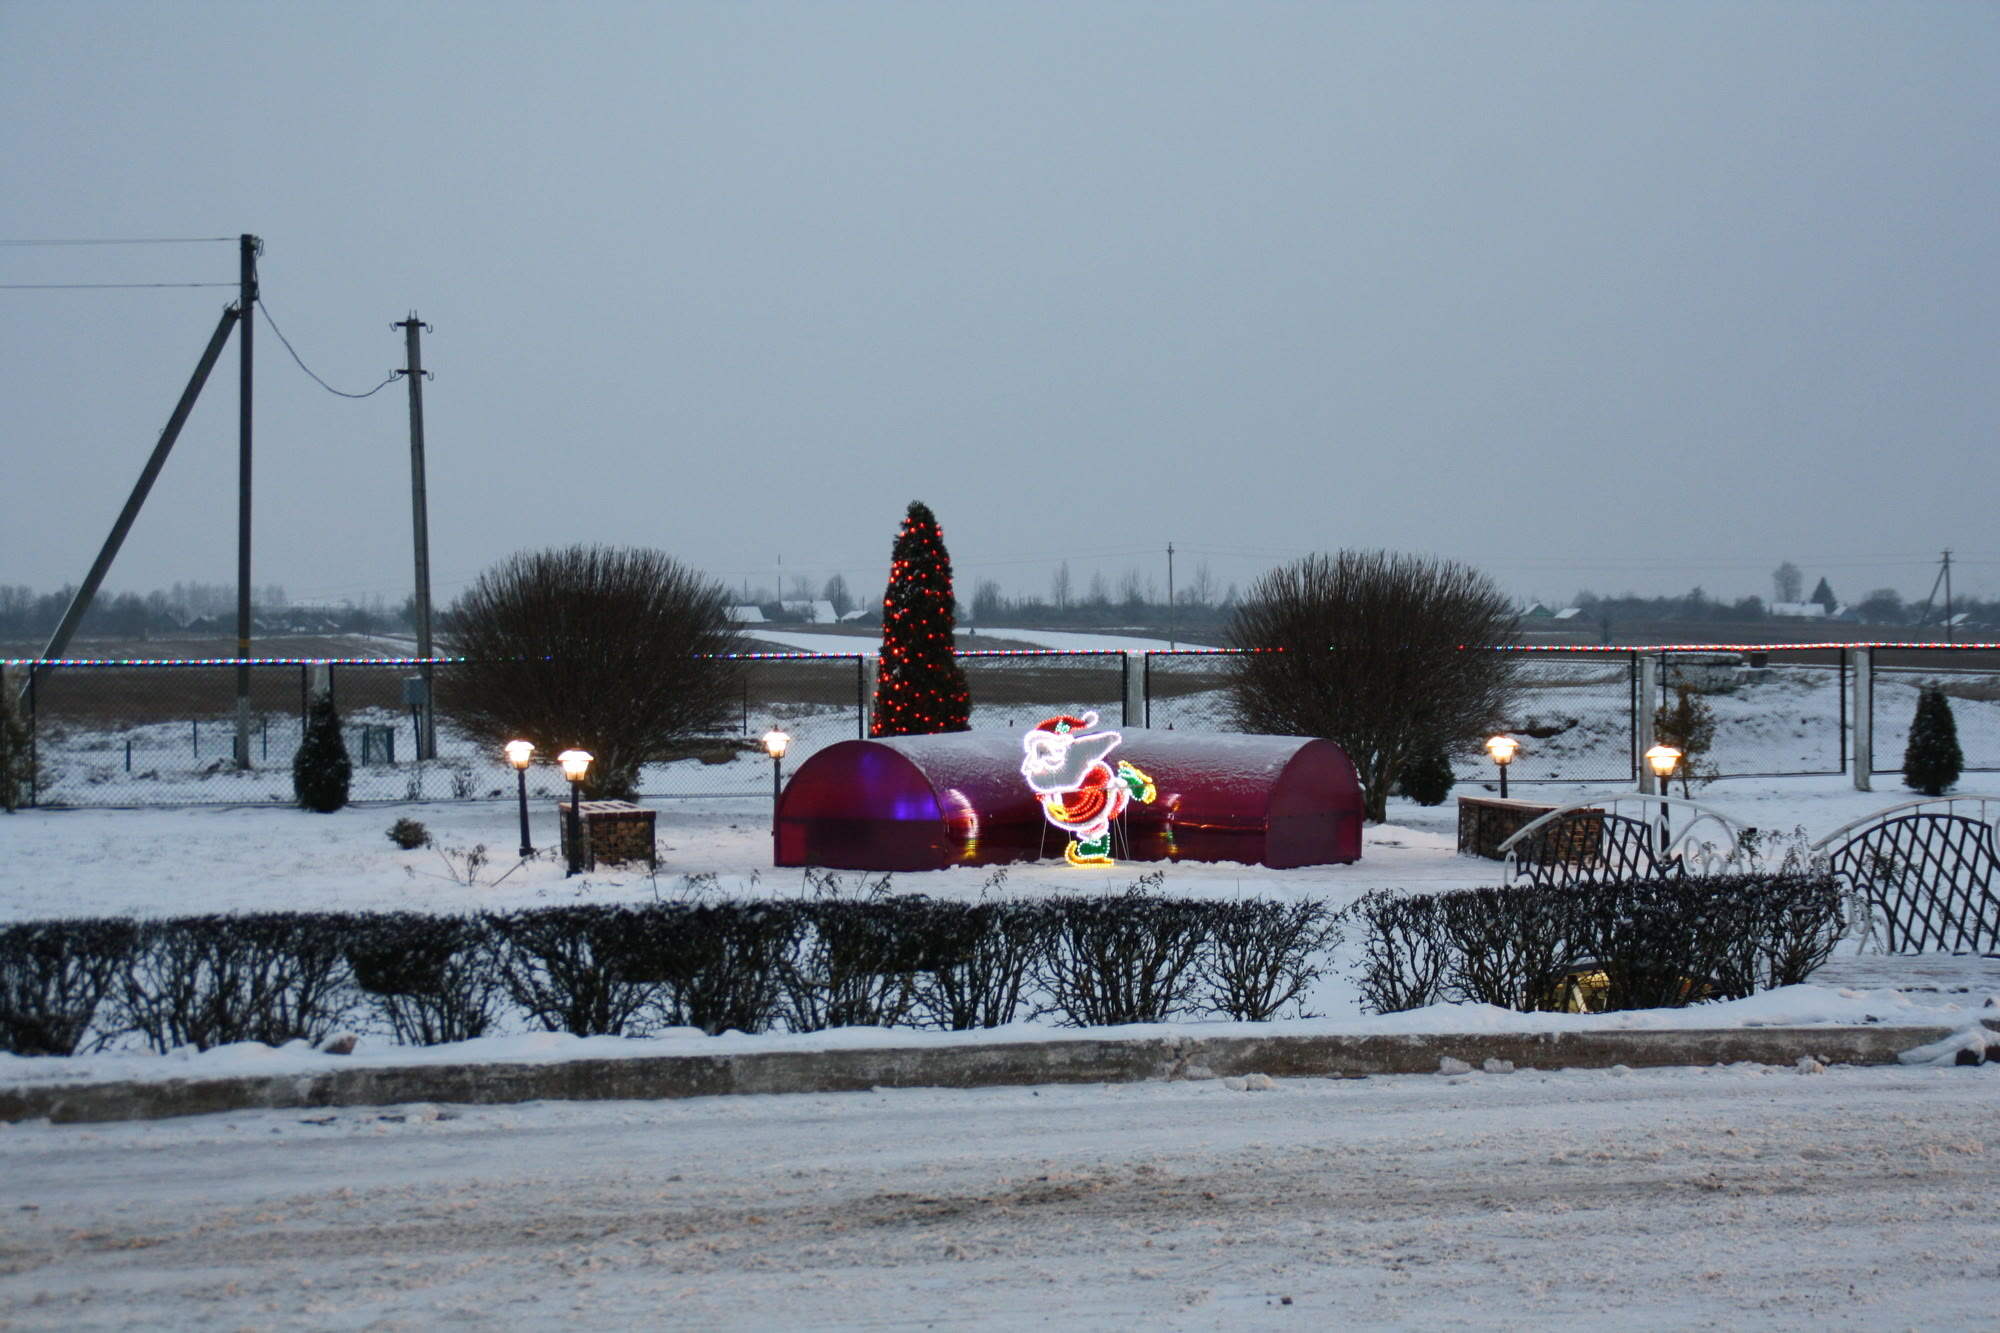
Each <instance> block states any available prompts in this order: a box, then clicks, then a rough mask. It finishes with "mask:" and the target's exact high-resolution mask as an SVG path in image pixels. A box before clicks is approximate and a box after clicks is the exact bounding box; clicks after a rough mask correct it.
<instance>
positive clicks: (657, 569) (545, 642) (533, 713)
mask: <svg viewBox="0 0 2000 1333" xmlns="http://www.w3.org/2000/svg"><path fill="white" fill-rule="evenodd" d="M727 608H728V601H727V595H726V594H725V593H724V591H723V588H722V585H721V584H719V583H716V582H714V581H713V580H711V579H709V578H706V577H705V576H703V575H701V574H699V573H697V572H695V571H694V570H691V569H688V568H687V567H686V566H684V565H682V564H680V563H679V562H678V561H676V560H674V559H673V557H671V556H669V555H666V554H664V553H663V552H660V551H653V550H645V549H639V548H632V547H606V546H571V547H567V548H564V549H562V550H551V551H526V552H522V553H521V554H519V555H516V556H514V557H512V558H511V559H509V560H507V561H505V562H503V563H501V564H499V565H496V566H495V567H493V568H492V569H489V570H487V571H486V572H485V573H484V574H481V575H480V576H479V578H478V579H477V580H476V581H475V582H474V583H473V585H472V586H471V587H470V588H468V589H466V591H465V594H464V595H463V596H461V597H460V598H459V599H458V601H457V602H456V603H454V604H453V605H452V608H451V610H450V612H449V614H448V616H447V620H446V633H445V642H446V643H447V644H448V645H449V651H450V652H451V653H452V654H453V655H454V656H460V657H464V658H467V659H469V660H468V661H467V662H465V663H464V664H463V665H454V666H452V667H450V668H449V669H446V670H444V671H442V672H441V673H440V677H439V682H438V683H439V696H440V703H441V705H442V708H443V711H444V713H445V715H446V716H447V717H449V718H450V719H451V720H452V721H453V722H455V723H456V724H457V725H458V726H459V727H460V729H462V730H463V731H465V732H466V733H467V734H468V735H469V736H471V737H472V738H473V739H474V740H477V741H478V742H480V743H481V744H483V745H485V746H487V747H488V748H489V749H490V750H492V751H493V752H494V753H498V751H499V748H500V747H501V746H502V745H504V744H506V742H508V741H510V740H525V741H531V742H533V743H534V746H535V752H536V755H537V756H538V757H539V758H541V759H543V760H544V761H551V760H553V759H554V758H555V756H556V755H557V754H558V753H560V752H561V751H563V750H567V749H570V748H572V747H575V748H578V749H583V750H588V751H589V752H590V753H591V755H592V756H594V758H595V762H594V763H593V764H592V765H591V769H590V780H589V782H588V783H586V784H585V794H586V795H587V796H590V797H593V798H605V797H613V798H616V797H629V796H631V795H633V794H634V793H635V792H636V791H637V789H638V782H639V769H640V767H641V766H642V765H644V764H648V763H652V762H656V761H660V760H665V759H670V758H673V757H675V755H676V754H677V753H678V752H679V751H680V750H681V749H682V748H683V747H684V745H685V742H687V741H688V740H690V739H692V738H694V737H698V736H701V735H703V734H705V733H712V732H714V731H715V730H716V729H718V728H719V727H720V726H721V725H722V723H723V722H724V720H725V719H726V718H727V717H728V716H729V712H730V707H731V704H732V703H733V702H735V700H736V698H737V687H738V682H739V680H740V675H739V667H738V665H737V663H736V662H734V661H732V660H729V659H727V658H725V657H723V656H721V654H726V653H735V652H740V651H742V649H743V646H744V643H743V639H742V636H741V634H740V633H739V632H738V631H737V630H736V629H735V627H734V626H733V625H732V624H731V623H730V620H729V615H728V609H727Z"/></svg>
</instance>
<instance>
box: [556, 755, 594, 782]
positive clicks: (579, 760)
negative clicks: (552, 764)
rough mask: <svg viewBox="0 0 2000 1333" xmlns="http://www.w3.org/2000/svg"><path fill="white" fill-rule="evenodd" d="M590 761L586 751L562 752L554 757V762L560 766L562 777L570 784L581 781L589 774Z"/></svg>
mask: <svg viewBox="0 0 2000 1333" xmlns="http://www.w3.org/2000/svg"><path fill="white" fill-rule="evenodd" d="M590 759H591V755H590V751H588V750H564V751H563V752H562V753H561V754H559V755H557V756H556V762H557V763H558V764H561V765H562V771H563V776H564V777H565V778H568V779H569V780H570V781H571V782H581V781H583V779H584V777H585V776H586V775H587V774H588V773H589V772H590Z"/></svg>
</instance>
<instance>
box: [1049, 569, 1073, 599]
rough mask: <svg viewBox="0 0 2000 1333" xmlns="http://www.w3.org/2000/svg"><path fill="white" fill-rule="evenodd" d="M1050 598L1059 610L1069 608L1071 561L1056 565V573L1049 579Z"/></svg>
mask: <svg viewBox="0 0 2000 1333" xmlns="http://www.w3.org/2000/svg"><path fill="white" fill-rule="evenodd" d="M1049 600H1050V601H1051V602H1053V603H1055V607H1056V609H1057V610H1058V611H1067V610H1068V609H1069V561H1067V560H1065V561H1063V562H1062V563H1061V564H1060V565H1057V566H1056V572H1055V574H1054V575H1053V576H1052V577H1051V578H1050V579H1049Z"/></svg>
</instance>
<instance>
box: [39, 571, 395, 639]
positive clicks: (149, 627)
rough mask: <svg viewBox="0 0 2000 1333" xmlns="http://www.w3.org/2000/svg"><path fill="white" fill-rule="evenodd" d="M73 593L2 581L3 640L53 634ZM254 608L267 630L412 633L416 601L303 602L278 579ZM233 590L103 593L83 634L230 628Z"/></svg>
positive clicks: (212, 586) (182, 586)
mask: <svg viewBox="0 0 2000 1333" xmlns="http://www.w3.org/2000/svg"><path fill="white" fill-rule="evenodd" d="M75 595H76V589H75V587H73V586H70V587H63V588H58V589H56V591H54V592H45V593H38V592H36V591H35V590H34V589H33V588H28V587H23V586H21V585H18V584H15V585H0V638H12V639H33V638H42V637H45V636H47V635H48V634H51V633H53V632H54V630H55V627H56V625H57V624H58V623H59V622H60V621H61V620H62V617H63V612H64V611H66V610H68V609H69V604H70V599H71V598H73V597H74V596H75ZM250 605H251V608H252V611H253V614H255V616H256V617H257V620H258V623H259V626H260V627H261V629H262V630H263V632H265V633H270V632H273V631H277V632H285V631H292V632H298V633H330V632H337V633H342V634H377V633H383V632H392V631H396V630H407V629H409V628H410V627H411V626H412V625H413V624H414V619H413V617H414V615H415V604H414V602H413V601H412V600H411V599H408V598H405V599H404V601H403V602H402V604H401V605H388V604H385V603H383V602H381V601H379V600H378V601H376V602H374V603H373V604H370V605H366V606H357V605H355V604H354V603H352V602H343V603H341V604H339V605H336V606H324V605H317V604H306V605H301V604H299V603H295V602H293V601H292V600H291V599H290V598H288V597H287V596H286V595H285V590H284V588H283V587H282V586H281V585H279V584H275V583H271V584H265V585H264V586H263V587H260V588H254V589H252V590H251V594H250ZM235 628H236V589H235V588H234V586H231V585H225V584H217V583H176V584H175V585H174V586H173V587H172V588H168V589H157V590H155V591H153V592H149V593H143V594H142V593H133V592H124V593H104V592H100V593H99V594H98V595H97V597H96V598H95V600H93V601H92V602H91V605H90V610H89V611H87V612H85V613H84V617H83V623H82V624H81V625H80V626H79V627H78V633H80V634H81V635H83V636H84V637H85V638H96V639H150V638H160V637H164V636H167V635H172V634H186V633H196V634H199V633H204V632H210V631H219V632H229V633H233V632H234V631H235Z"/></svg>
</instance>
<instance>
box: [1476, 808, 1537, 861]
mask: <svg viewBox="0 0 2000 1333" xmlns="http://www.w3.org/2000/svg"><path fill="white" fill-rule="evenodd" d="M1554 809H1556V807H1555V806H1553V805H1547V804H1545V803H1543V802H1541V801H1514V800H1507V801H1503V800H1501V799H1500V798H1499V797H1497V796H1461V797H1459V798H1458V854H1459V855H1460V856H1483V857H1485V858H1486V859H1487V860H1489V861H1498V860H1500V859H1501V856H1500V844H1501V843H1503V842H1505V841H1507V839H1509V838H1511V837H1513V836H1514V835H1515V834H1516V833H1519V832H1520V831H1521V830H1522V829H1524V828H1526V827H1527V826H1528V825H1529V824H1532V823H1534V822H1535V821H1536V820H1537V819H1540V818H1541V817H1542V816H1543V815H1545V814H1547V813H1548V812H1549V811H1551V810H1554Z"/></svg>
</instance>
